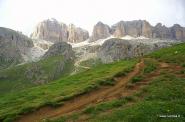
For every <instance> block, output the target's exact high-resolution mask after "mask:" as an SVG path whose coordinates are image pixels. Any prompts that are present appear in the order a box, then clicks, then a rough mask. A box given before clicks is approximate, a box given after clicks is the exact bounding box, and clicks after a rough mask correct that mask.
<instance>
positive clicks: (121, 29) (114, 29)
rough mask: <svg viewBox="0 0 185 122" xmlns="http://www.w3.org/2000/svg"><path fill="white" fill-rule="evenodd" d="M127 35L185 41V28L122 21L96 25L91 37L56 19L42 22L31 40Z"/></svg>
mask: <svg viewBox="0 0 185 122" xmlns="http://www.w3.org/2000/svg"><path fill="white" fill-rule="evenodd" d="M126 35H130V36H133V37H140V36H144V37H146V38H159V39H174V40H184V39H185V28H184V27H181V26H180V25H178V24H174V25H173V26H172V27H166V26H165V25H162V24H161V23H158V24H157V25H156V26H152V25H151V24H150V23H149V22H147V21H146V20H133V21H120V22H118V23H116V24H114V25H112V26H109V25H107V24H104V23H102V22H98V23H97V24H96V25H94V28H93V31H92V34H91V36H89V33H88V31H87V30H84V29H82V28H80V27H75V25H73V24H70V25H69V26H67V25H66V24H64V23H61V22H58V21H57V20H56V19H48V20H44V21H42V22H40V23H39V24H38V25H37V26H36V29H35V31H34V32H33V33H32V34H31V38H35V39H44V40H48V41H52V42H57V41H68V42H72V43H78V42H82V41H85V40H87V39H88V38H89V40H90V41H96V40H98V39H105V38H107V37H109V36H114V37H116V38H121V37H124V36H126Z"/></svg>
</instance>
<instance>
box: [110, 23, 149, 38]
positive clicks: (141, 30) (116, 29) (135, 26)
mask: <svg viewBox="0 0 185 122" xmlns="http://www.w3.org/2000/svg"><path fill="white" fill-rule="evenodd" d="M111 30H112V31H111V32H112V34H113V35H114V36H115V37H118V38H120V37H123V36H126V35H130V36H133V37H138V36H145V37H149V38H151V37H152V26H151V25H150V24H149V23H148V22H147V21H145V20H134V21H120V22H118V23H117V24H115V25H113V26H112V28H111Z"/></svg>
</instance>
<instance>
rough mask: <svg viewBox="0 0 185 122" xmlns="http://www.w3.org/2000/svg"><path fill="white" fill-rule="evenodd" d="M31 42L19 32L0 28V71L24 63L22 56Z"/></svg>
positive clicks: (31, 44) (30, 45)
mask: <svg viewBox="0 0 185 122" xmlns="http://www.w3.org/2000/svg"><path fill="white" fill-rule="evenodd" d="M33 46H34V45H33V42H32V40H31V39H29V38H28V37H27V36H25V35H23V34H22V33H20V32H17V31H14V30H11V29H8V28H2V27H0V69H1V68H7V67H8V66H10V65H16V64H18V63H22V62H23V61H24V59H23V55H24V54H25V52H27V50H28V49H29V48H32V47H33Z"/></svg>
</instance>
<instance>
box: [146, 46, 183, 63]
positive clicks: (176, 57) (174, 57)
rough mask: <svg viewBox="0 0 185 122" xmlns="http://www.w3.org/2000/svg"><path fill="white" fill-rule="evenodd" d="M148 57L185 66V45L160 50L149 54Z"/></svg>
mask: <svg viewBox="0 0 185 122" xmlns="http://www.w3.org/2000/svg"><path fill="white" fill-rule="evenodd" d="M148 57H151V58H155V59H158V60H160V61H165V62H169V63H177V64H179V65H182V66H183V65H185V43H183V44H178V45H175V46H173V47H168V48H164V49H161V50H159V51H156V52H154V53H152V54H150V55H149V56H148Z"/></svg>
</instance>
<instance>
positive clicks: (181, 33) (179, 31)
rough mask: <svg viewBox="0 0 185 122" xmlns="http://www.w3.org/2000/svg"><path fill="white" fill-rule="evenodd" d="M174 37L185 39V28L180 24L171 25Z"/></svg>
mask: <svg viewBox="0 0 185 122" xmlns="http://www.w3.org/2000/svg"><path fill="white" fill-rule="evenodd" d="M171 33H172V37H173V38H175V39H177V40H185V28H183V27H181V26H180V25H178V24H175V25H173V26H172V27H171Z"/></svg>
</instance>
